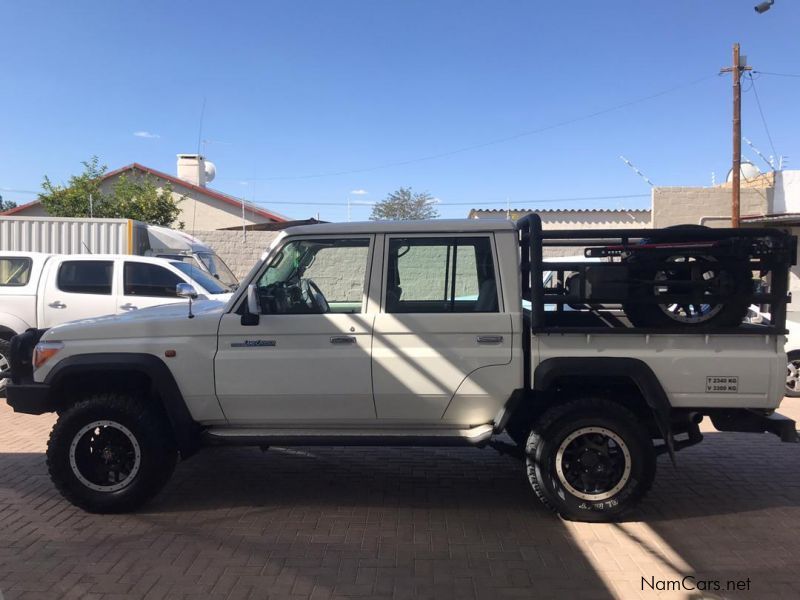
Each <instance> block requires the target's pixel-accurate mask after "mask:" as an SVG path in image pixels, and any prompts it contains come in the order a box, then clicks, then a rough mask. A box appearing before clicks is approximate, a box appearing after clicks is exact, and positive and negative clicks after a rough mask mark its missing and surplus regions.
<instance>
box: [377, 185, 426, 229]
mask: <svg viewBox="0 0 800 600" xmlns="http://www.w3.org/2000/svg"><path fill="white" fill-rule="evenodd" d="M434 202H435V200H434V198H433V196H431V195H430V194H429V193H428V192H418V193H416V194H415V193H413V192H412V191H411V188H410V187H408V188H404V187H401V188H400V189H399V190H397V191H395V192H392V193H391V194H389V195H388V196H387V197H386V198H385V199H384V200H381V201H380V202H378V203H377V204H376V205H375V206H373V207H372V214H371V215H370V217H369V218H370V219H371V220H373V221H380V220H389V221H399V220H416V219H435V218H436V217H438V216H439V211H437V210H436V208H435V206H434Z"/></svg>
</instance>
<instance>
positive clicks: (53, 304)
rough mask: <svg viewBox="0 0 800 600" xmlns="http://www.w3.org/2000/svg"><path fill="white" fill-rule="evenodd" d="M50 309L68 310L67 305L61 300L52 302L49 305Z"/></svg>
mask: <svg viewBox="0 0 800 600" xmlns="http://www.w3.org/2000/svg"><path fill="white" fill-rule="evenodd" d="M47 306H49V307H50V308H67V305H66V304H64V303H63V302H61V300H56V301H55V302H51V303H50V304H48V305H47Z"/></svg>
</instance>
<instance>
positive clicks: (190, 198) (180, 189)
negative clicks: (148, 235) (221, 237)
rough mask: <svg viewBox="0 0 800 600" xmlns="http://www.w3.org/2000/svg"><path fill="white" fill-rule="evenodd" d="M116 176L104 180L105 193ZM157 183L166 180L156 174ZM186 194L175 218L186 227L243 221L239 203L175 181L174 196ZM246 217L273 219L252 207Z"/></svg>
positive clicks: (205, 227)
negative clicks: (210, 195) (222, 199)
mask: <svg viewBox="0 0 800 600" xmlns="http://www.w3.org/2000/svg"><path fill="white" fill-rule="evenodd" d="M133 173H134V174H131V172H130V171H129V172H127V173H125V175H126V176H127V177H137V178H138V177H143V174H141V173H139V172H138V171H134V172H133ZM116 179H117V178H116V177H114V178H111V179H107V180H105V181H104V182H103V183H102V184H101V186H100V189H101V190H102V191H103V192H104V193H108V192H110V189H111V187H113V185H114V183H115V182H116ZM154 179H155V180H156V182H157V183H159V184H161V183H163V180H160V179H158V178H154ZM159 189H161V185H159ZM182 196H185V198H183V200H181V201H180V202H179V203H178V207H179V208H180V209H181V213H180V215H178V218H177V219H176V223H175V225H176V226H177V224H178V223H181V222H182V223H183V224H184V230H185V231H187V232H190V233H191V232H192V231H193V230H194V231H200V230H211V229H223V228H225V227H235V226H237V225H241V224H242V209H241V207H238V206H231V205H229V204H227V203H225V202H222V201H221V200H216V199H211V198H209V197H207V196H204V195H203V194H201V193H199V192H197V191H195V190H193V189H190V188H187V187H184V186H182V185H178V184H174V183H172V197H173V198H174V199H175V201H176V202H177V201H178V200H180V199H181V197H182ZM245 221H246V222H247V223H248V224H252V223H267V222H269V221H270V219H267V218H266V217H262V216H261V215H257V214H254V213H253V212H252V211H251V210H247V209H245Z"/></svg>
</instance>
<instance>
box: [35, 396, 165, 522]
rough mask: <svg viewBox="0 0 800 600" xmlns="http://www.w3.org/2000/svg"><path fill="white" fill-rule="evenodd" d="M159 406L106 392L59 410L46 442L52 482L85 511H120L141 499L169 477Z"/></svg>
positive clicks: (154, 490)
mask: <svg viewBox="0 0 800 600" xmlns="http://www.w3.org/2000/svg"><path fill="white" fill-rule="evenodd" d="M159 408H160V407H158V406H157V405H154V404H152V403H150V402H147V401H145V400H144V399H142V398H139V397H136V396H128V395H124V394H114V393H108V394H98V395H95V396H92V397H90V398H87V399H86V400H83V401H81V402H78V403H77V404H75V405H73V406H71V407H69V408H68V409H67V410H65V411H64V412H63V413H61V414H60V416H59V418H58V421H57V422H56V424H55V425H54V426H53V431H52V432H51V434H50V440H49V442H48V444H47V467H48V469H49V471H50V478H51V479H52V480H53V483H54V484H55V486H56V488H58V490H59V491H60V492H61V494H62V495H63V496H64V497H65V498H66V499H67V500H69V501H70V502H72V503H73V504H75V505H76V506H79V507H80V508H83V509H84V510H87V511H89V512H99V513H116V512H126V511H131V510H134V509H136V508H139V507H140V506H141V505H142V504H144V503H145V502H147V501H148V500H149V499H150V498H152V497H153V496H154V495H155V494H156V493H158V491H159V490H161V488H162V487H163V486H164V484H165V483H166V482H167V481H168V480H169V477H170V475H172V471H173V469H174V468H175V463H176V461H177V456H178V452H177V450H176V448H175V443H174V441H173V438H172V432H171V431H170V428H169V426H168V423H167V420H166V417H165V416H164V415H163V413H162V411H161V410H160V409H159Z"/></svg>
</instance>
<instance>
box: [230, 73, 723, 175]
mask: <svg viewBox="0 0 800 600" xmlns="http://www.w3.org/2000/svg"><path fill="white" fill-rule="evenodd" d="M715 77H717V74H716V73H715V74H714V75H707V76H705V77H700V78H698V79H695V80H693V81H690V82H688V83H683V84H680V85H676V86H673V87H671V88H667V89H665V90H661V91H660V92H656V93H654V94H650V95H648V96H642V97H641V98H636V99H634V100H629V101H627V102H622V103H621V104H615V105H614V106H609V107H607V108H603V109H600V110H596V111H594V112H591V113H588V114H585V115H581V116H579V117H573V118H571V119H566V120H564V121H559V122H557V123H553V124H550V125H545V126H543V127H539V128H537V129H531V130H529V131H522V132H520V133H515V134H513V135H509V136H505V137H501V138H495V139H493V140H488V141H485V142H480V143H478V144H472V145H469V146H462V147H461V148H455V149H453V150H448V151H446V152H439V153H437V154H429V155H427V156H420V157H417V158H410V159H407V160H401V161H396V162H390V163H384V164H382V165H375V166H371V167H363V168H359V169H348V170H343V171H332V172H330V173H315V174H307V175H284V176H274V177H260V178H257V179H254V180H252V181H278V180H297V179H318V178H322V177H336V176H339V175H353V174H356V173H368V172H370V171H378V170H381V169H389V168H391V167H402V166H406V165H410V164H414V163H420V162H426V161H429V160H436V159H439V158H446V157H449V156H453V155H455V154H461V153H463V152H469V151H471V150H479V149H481V148H486V147H487V146H494V145H497V144H503V143H505V142H511V141H514V140H517V139H520V138H523V137H528V136H532V135H536V134H539V133H544V132H545V131H550V130H552V129H557V128H559V127H565V126H567V125H572V124H573V123H578V122H580V121H586V120H588V119H593V118H594V117H599V116H602V115H605V114H608V113H610V112H614V111H617V110H620V109H623V108H627V107H629V106H633V105H635V104H640V103H642V102H647V101H648V100H653V99H655V98H659V97H661V96H665V95H667V94H671V93H672V92H676V91H678V90H681V89H685V88H688V87H691V86H694V85H697V84H698V83H701V82H703V81H707V80H709V79H713V78H715ZM226 179H231V180H233V179H237V180H239V181H251V180H247V179H244V178H242V177H228V178H226Z"/></svg>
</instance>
